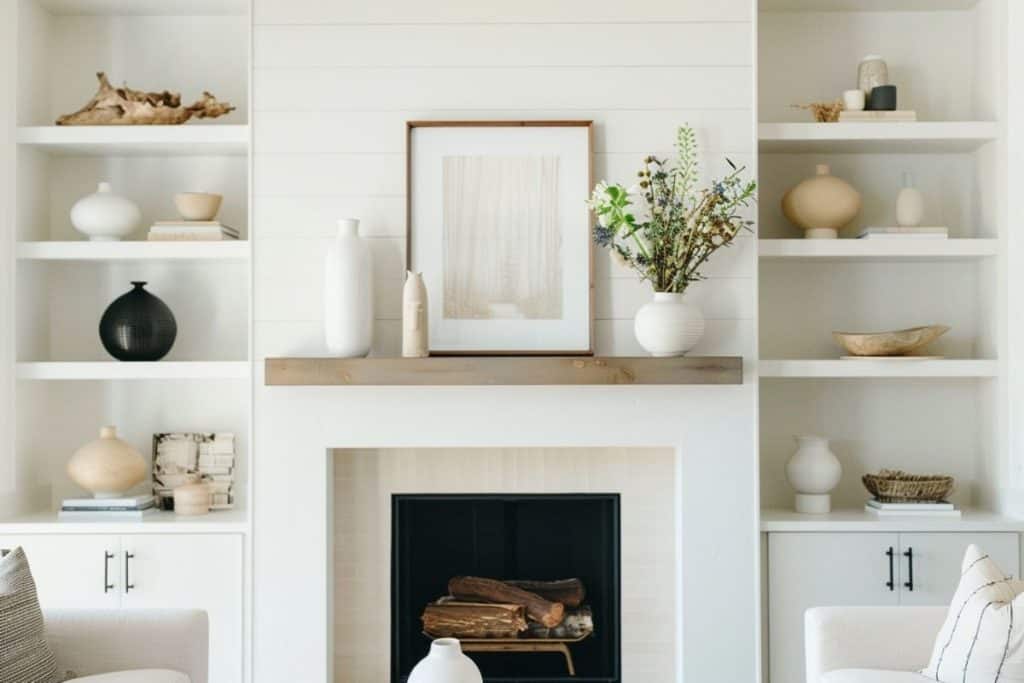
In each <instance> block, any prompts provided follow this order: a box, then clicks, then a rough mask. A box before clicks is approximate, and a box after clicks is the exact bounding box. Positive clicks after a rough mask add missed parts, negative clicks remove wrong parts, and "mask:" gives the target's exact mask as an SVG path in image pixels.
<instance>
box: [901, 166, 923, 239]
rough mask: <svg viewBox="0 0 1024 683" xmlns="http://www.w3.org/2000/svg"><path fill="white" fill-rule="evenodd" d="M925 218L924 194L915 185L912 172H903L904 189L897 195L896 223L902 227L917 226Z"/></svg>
mask: <svg viewBox="0 0 1024 683" xmlns="http://www.w3.org/2000/svg"><path fill="white" fill-rule="evenodd" d="M923 218H924V195H923V194H921V190H919V189H917V188H916V187H914V178H913V176H911V175H910V173H904V174H903V189H901V190H900V193H899V195H897V196H896V225H898V226H900V227H901V228H916V227H917V226H919V225H921V220H922V219H923Z"/></svg>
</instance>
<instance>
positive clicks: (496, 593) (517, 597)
mask: <svg viewBox="0 0 1024 683" xmlns="http://www.w3.org/2000/svg"><path fill="white" fill-rule="evenodd" d="M448 592H449V593H451V594H452V595H453V596H455V597H456V598H458V599H459V600H465V601H467V602H468V601H475V602H500V603H506V604H508V603H511V604H516V605H523V606H524V607H526V616H528V617H529V618H531V619H533V620H534V621H539V622H540V623H542V624H544V626H547V627H548V628H554V627H555V626H558V625H559V624H560V623H562V618H563V616H564V615H565V605H563V604H562V603H560V602H551V601H549V600H545V599H544V598H542V597H541V596H539V595H537V594H536V593H531V592H529V591H524V590H523V589H522V588H516V587H515V586H510V585H509V584H507V583H504V582H502V581H498V580H496V579H485V578H481V577H479V576H456V577H453V578H452V579H451V580H450V581H448Z"/></svg>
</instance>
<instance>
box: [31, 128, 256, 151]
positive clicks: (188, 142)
mask: <svg viewBox="0 0 1024 683" xmlns="http://www.w3.org/2000/svg"><path fill="white" fill-rule="evenodd" d="M17 139H18V144H19V145H27V146H31V147H34V148H36V149H41V150H43V151H45V152H47V153H49V154H52V155H54V156H240V155H244V154H246V153H247V152H248V149H249V126H246V125H228V124H224V125H193V124H188V123H186V124H182V125H180V126H22V127H19V128H18V133H17Z"/></svg>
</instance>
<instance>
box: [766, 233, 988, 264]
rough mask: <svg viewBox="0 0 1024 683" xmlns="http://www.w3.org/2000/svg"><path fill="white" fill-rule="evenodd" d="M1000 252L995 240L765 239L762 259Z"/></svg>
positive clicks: (955, 256) (944, 257)
mask: <svg viewBox="0 0 1024 683" xmlns="http://www.w3.org/2000/svg"><path fill="white" fill-rule="evenodd" d="M997 253H999V240H996V239H927V238H916V237H908V238H903V239H900V238H893V237H886V238H884V239H836V240H813V239H811V240H808V239H763V240H760V241H759V242H758V254H759V255H760V257H761V258H762V259H820V260H828V261H846V260H865V261H887V260H896V261H916V260H921V261H960V260H971V259H978V258H988V257H991V256H995V255H996V254H997Z"/></svg>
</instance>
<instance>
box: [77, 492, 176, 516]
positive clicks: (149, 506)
mask: <svg viewBox="0 0 1024 683" xmlns="http://www.w3.org/2000/svg"><path fill="white" fill-rule="evenodd" d="M155 510H156V499H155V498H154V497H153V496H151V495H144V496H131V497H127V498H65V499H64V501H63V503H62V504H61V507H60V514H59V515H58V518H59V519H62V520H100V519H118V520H132V519H142V518H143V517H144V516H145V515H146V514H148V513H149V512H153V511H155Z"/></svg>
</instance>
